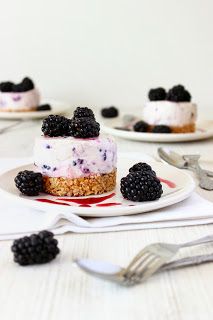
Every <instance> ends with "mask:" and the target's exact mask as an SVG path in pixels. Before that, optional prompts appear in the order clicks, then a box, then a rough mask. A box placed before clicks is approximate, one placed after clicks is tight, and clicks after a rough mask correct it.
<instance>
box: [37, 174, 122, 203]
mask: <svg viewBox="0 0 213 320" xmlns="http://www.w3.org/2000/svg"><path fill="white" fill-rule="evenodd" d="M43 181H44V191H45V192H47V193H49V194H52V195H54V196H69V197H77V196H89V195H96V194H102V193H104V192H109V191H112V190H113V189H114V188H115V185H116V170H114V171H112V172H110V173H106V174H101V175H93V176H89V177H82V178H75V179H71V178H63V177H58V178H53V177H47V176H43Z"/></svg>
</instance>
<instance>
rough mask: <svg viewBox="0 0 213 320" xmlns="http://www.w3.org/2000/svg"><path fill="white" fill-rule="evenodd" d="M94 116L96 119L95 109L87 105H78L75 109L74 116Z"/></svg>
mask: <svg viewBox="0 0 213 320" xmlns="http://www.w3.org/2000/svg"><path fill="white" fill-rule="evenodd" d="M85 117H86V118H92V119H94V120H95V115H94V113H93V111H92V110H91V109H89V108H87V107H77V108H76V109H75V111H74V114H73V118H85Z"/></svg>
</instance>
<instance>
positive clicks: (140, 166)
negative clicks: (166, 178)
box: [129, 162, 156, 176]
mask: <svg viewBox="0 0 213 320" xmlns="http://www.w3.org/2000/svg"><path fill="white" fill-rule="evenodd" d="M137 171H142V172H146V173H150V174H154V175H155V176H156V173H155V171H153V170H152V167H151V166H150V165H149V164H147V163H145V162H139V163H136V164H134V166H132V167H131V168H130V169H129V172H137Z"/></svg>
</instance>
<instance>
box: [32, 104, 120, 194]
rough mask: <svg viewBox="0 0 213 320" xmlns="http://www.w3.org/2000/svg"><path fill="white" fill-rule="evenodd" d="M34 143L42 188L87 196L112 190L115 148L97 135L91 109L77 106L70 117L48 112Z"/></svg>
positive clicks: (111, 143)
mask: <svg viewBox="0 0 213 320" xmlns="http://www.w3.org/2000/svg"><path fill="white" fill-rule="evenodd" d="M42 131H43V134H44V135H42V136H41V137H39V138H37V139H36V141H35V146H34V162H35V166H36V167H37V171H38V172H40V173H41V174H42V176H43V188H44V191H45V192H47V193H49V194H52V195H56V196H88V195H96V194H102V193H105V192H109V191H112V190H113V189H114V188H115V184H116V162H117V148H116V143H115V141H114V139H113V138H111V137H109V136H102V135H99V131H100V126H99V123H97V122H96V120H95V116H94V114H93V112H92V110H91V109H88V108H80V107H78V108H77V109H76V110H75V112H74V115H73V118H72V119H67V118H65V117H63V116H53V115H50V116H49V117H47V118H46V119H44V121H43V125H42Z"/></svg>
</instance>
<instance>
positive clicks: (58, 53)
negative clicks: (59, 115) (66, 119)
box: [0, 0, 213, 110]
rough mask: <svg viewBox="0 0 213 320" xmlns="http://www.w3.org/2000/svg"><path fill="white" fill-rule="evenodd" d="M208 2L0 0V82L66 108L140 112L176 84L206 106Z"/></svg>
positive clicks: (210, 47) (212, 81)
mask: <svg viewBox="0 0 213 320" xmlns="http://www.w3.org/2000/svg"><path fill="white" fill-rule="evenodd" d="M212 14H213V1H212V0H178V1H177V0H75V1H74V0H34V1H32V0H4V1H2V0H1V13H0V15H1V16H0V17H1V18H0V43H1V45H0V81H3V80H13V81H19V80H21V79H22V77H24V76H29V77H32V79H33V80H34V81H35V82H36V84H37V85H38V87H39V88H40V89H41V92H42V94H43V95H44V96H45V97H51V98H57V99H61V100H65V101H66V100H67V101H70V102H71V103H72V104H73V105H88V106H91V105H101V106H102V105H111V104H114V105H117V106H126V107H132V106H133V107H137V106H141V105H143V102H144V101H145V100H146V96H147V91H148V90H149V89H150V88H151V87H156V86H164V87H165V88H169V87H171V86H173V85H175V84H179V83H181V84H184V85H185V86H186V87H187V88H188V90H189V91H190V92H191V94H192V96H193V101H195V102H197V103H199V105H200V109H201V110H202V109H204V110H205V108H208V107H211V106H212V105H213V91H212V87H213V63H212V60H213V17H212Z"/></svg>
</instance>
